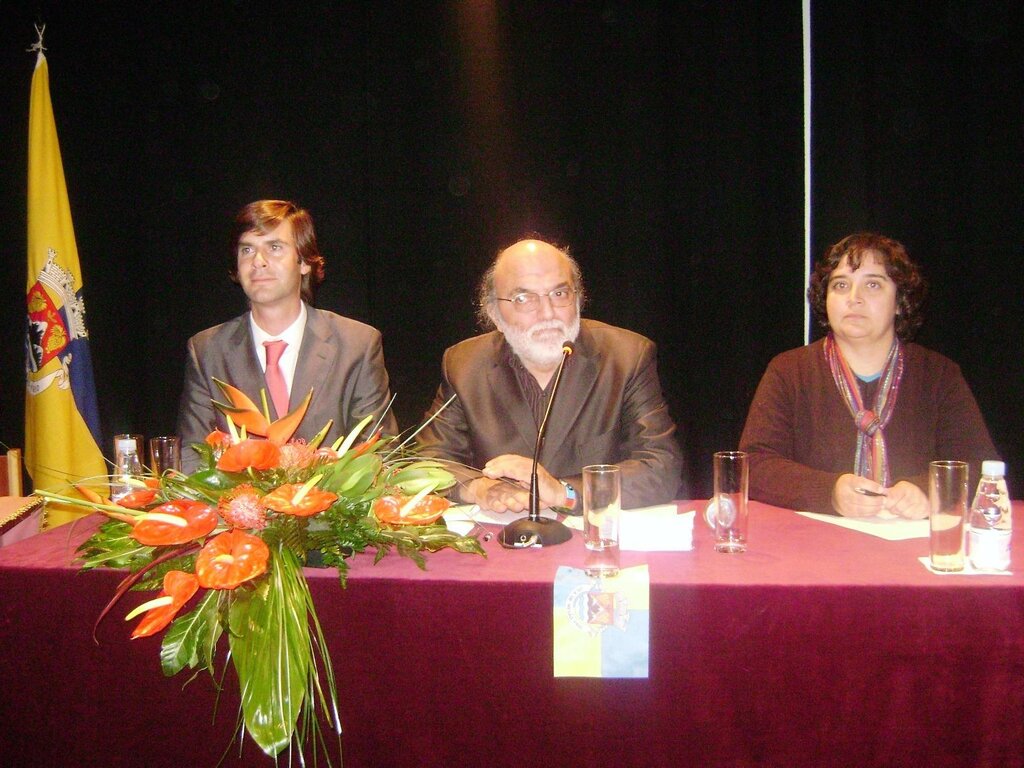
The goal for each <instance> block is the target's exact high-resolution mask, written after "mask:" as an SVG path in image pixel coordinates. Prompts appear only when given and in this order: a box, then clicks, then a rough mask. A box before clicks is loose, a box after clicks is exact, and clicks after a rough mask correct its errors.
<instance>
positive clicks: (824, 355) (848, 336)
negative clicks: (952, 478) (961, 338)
mask: <svg viewBox="0 0 1024 768" xmlns="http://www.w3.org/2000/svg"><path fill="white" fill-rule="evenodd" d="M924 294H925V284H924V280H923V278H922V277H921V274H920V272H919V270H918V268H917V265H916V264H914V263H913V262H912V261H911V260H910V257H909V256H908V255H907V252H906V250H905V249H904V248H903V246H902V245H901V244H900V243H898V242H896V241H895V240H891V239H889V238H887V237H884V236H882V235H877V234H873V233H861V234H856V235H850V236H849V237H846V238H844V239H843V240H841V241H840V242H838V243H836V244H835V245H833V246H832V247H831V248H829V249H828V250H827V251H826V252H825V255H824V256H823V257H822V258H821V259H819V260H818V261H817V263H816V264H815V266H814V272H813V273H812V275H811V282H810V287H809V288H808V289H807V297H808V299H809V301H810V303H811V308H812V310H813V312H814V315H815V317H816V318H817V320H818V321H819V322H820V323H821V324H822V325H823V326H825V327H826V328H828V335H827V336H826V337H825V338H823V339H820V340H818V341H815V342H814V343H812V344H809V345H807V346H805V347H800V348H798V349H792V350H790V351H788V352H784V353H782V354H781V355H778V356H777V357H776V358H775V359H774V360H772V361H771V363H770V364H769V365H768V370H767V371H765V374H764V377H763V378H762V379H761V383H760V384H759V385H758V388H757V392H756V394H755V395H754V401H753V403H751V406H750V412H749V413H748V414H747V423H746V426H745V427H744V429H743V437H742V438H741V439H740V450H743V451H747V452H748V453H749V454H750V496H751V498H754V499H757V500H759V501H764V502H767V503H769V504H774V505H776V506H781V507H787V508H790V509H801V510H808V511H811V512H832V513H838V514H840V515H846V516H850V517H870V516H873V515H879V514H882V515H885V514H890V515H897V516H900V517H907V518H922V517H927V515H928V491H927V489H928V484H927V479H928V463H929V462H930V461H934V460H938V459H957V460H963V461H968V462H970V463H971V470H972V471H971V476H972V479H971V487H972V488H973V486H974V484H975V483H976V482H977V476H978V474H977V471H978V465H979V464H980V462H981V461H982V460H984V459H994V458H998V457H997V455H996V452H995V448H994V447H993V445H992V439H991V437H990V436H989V433H988V429H987V428H986V427H985V422H984V420H983V419H982V416H981V412H980V411H979V410H978V404H977V403H976V402H975V400H974V396H973V395H972V394H971V390H970V388H969V387H968V386H967V382H966V381H964V378H963V376H962V375H961V373H960V368H959V367H958V366H957V365H956V364H955V363H954V362H953V361H951V360H949V359H948V358H946V357H944V356H942V355H940V354H938V353H937V352H932V351H931V350H928V349H925V348H924V347H921V346H918V345H917V344H912V343H910V338H911V337H912V336H913V335H914V332H915V331H917V329H918V328H919V327H920V325H921V320H922V318H921V314H920V310H921V303H922V301H923V299H924Z"/></svg>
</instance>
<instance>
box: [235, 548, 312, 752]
mask: <svg viewBox="0 0 1024 768" xmlns="http://www.w3.org/2000/svg"><path fill="white" fill-rule="evenodd" d="M310 603H311V597H310V595H309V587H308V585H307V584H306V581H305V578H304V577H303V575H302V567H301V565H300V564H299V561H298V559H297V558H296V557H295V555H294V554H293V553H292V552H291V551H290V550H289V549H287V548H286V547H284V546H283V545H278V546H277V547H276V549H275V550H274V551H273V552H272V555H271V559H270V562H269V564H268V574H267V579H266V581H265V583H264V584H261V585H260V587H259V588H258V589H256V590H254V591H253V592H252V593H251V595H250V596H249V598H248V599H247V600H237V601H236V602H234V603H233V604H232V607H231V611H230V613H231V627H232V633H231V635H230V636H229V643H230V647H231V658H232V660H233V662H234V665H235V671H236V672H237V673H238V680H239V685H240V687H241V694H242V715H243V718H244V720H245V726H246V728H247V729H248V731H249V734H250V735H251V736H252V738H253V740H254V741H255V742H256V743H257V744H259V746H260V748H261V749H262V750H263V751H264V752H265V753H266V754H268V755H271V756H274V755H277V754H279V753H280V752H281V750H283V749H284V748H285V747H287V746H288V744H289V742H290V741H291V739H292V736H293V734H294V733H295V723H296V720H297V718H298V715H299V712H300V711H301V709H302V707H303V704H304V702H305V701H307V700H308V697H309V696H310V694H311V692H310V691H309V675H310V669H311V667H312V664H313V659H312V649H311V646H310V637H309V617H308V606H309V604H310Z"/></svg>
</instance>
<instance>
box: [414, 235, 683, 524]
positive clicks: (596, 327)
mask: <svg viewBox="0 0 1024 768" xmlns="http://www.w3.org/2000/svg"><path fill="white" fill-rule="evenodd" d="M584 299H585V295H584V291H583V281H582V276H581V273H580V268H579V265H578V264H577V263H576V261H575V259H573V258H572V257H571V256H569V254H568V253H567V252H566V251H564V250H561V249H559V248H557V247H555V246H554V245H552V244H550V243H546V242H543V241H541V240H521V241H519V242H517V243H515V244H514V245H512V246H510V247H509V248H506V249H505V250H503V251H501V252H500V253H499V254H498V256H497V258H496V259H495V260H494V263H493V264H492V265H491V267H490V269H488V270H487V272H486V273H485V274H484V276H483V279H482V280H481V283H480V289H479V293H478V317H479V319H480V321H481V324H482V325H483V326H484V328H493V330H491V331H490V332H488V333H485V334H483V335H482V336H476V337H474V338H471V339H467V340H466V341H463V342H461V343H459V344H456V345H455V346H453V347H451V348H449V349H448V350H447V351H446V352H445V354H444V360H443V363H442V381H441V385H440V387H439V388H438V391H437V396H436V398H435V400H434V403H433V405H432V406H431V408H430V410H429V411H428V413H427V416H428V418H429V417H430V416H432V415H433V414H435V413H436V412H437V411H438V410H439V409H440V408H441V406H442V405H443V404H444V403H446V402H447V401H448V400H449V399H450V398H451V396H452V395H453V394H454V395H457V397H456V398H455V399H454V400H453V401H452V402H451V404H449V405H448V407H447V408H444V409H443V410H441V412H440V413H439V414H438V415H437V417H436V418H435V419H434V420H433V421H431V422H430V423H429V424H428V425H427V427H426V428H425V429H424V430H423V431H422V432H421V433H420V435H419V441H420V446H421V449H422V451H423V453H424V454H426V455H428V456H436V457H439V458H444V459H448V460H451V461H455V462H459V463H461V464H464V465H466V466H467V467H470V468H475V469H477V470H479V472H476V473H472V474H468V475H464V476H463V477H462V478H461V479H462V482H461V484H460V486H459V489H458V497H459V499H460V500H461V501H463V502H465V503H475V504H479V505H480V506H481V507H483V508H485V509H490V510H492V511H495V512H522V511H524V510H526V509H528V508H529V491H528V488H529V483H530V475H531V469H532V455H533V449H534V445H535V443H536V440H537V431H538V427H539V424H540V422H541V419H542V417H543V414H544V410H545V407H546V406H547V402H548V398H549V396H550V394H551V387H552V379H553V377H554V374H555V371H556V369H557V368H558V365H559V363H560V362H561V361H562V356H563V352H562V350H563V342H565V341H571V342H573V343H574V347H575V351H574V353H573V354H572V355H570V356H569V358H568V359H567V361H566V365H565V369H564V371H563V374H562V381H561V384H560V385H559V389H558V392H557V397H556V400H557V402H555V403H554V406H553V408H552V411H551V417H550V421H549V423H548V430H547V436H546V438H545V442H544V446H543V450H542V451H541V454H540V466H539V467H538V482H539V496H540V503H541V506H542V507H543V506H547V507H561V508H570V509H571V508H572V507H573V506H575V503H576V489H577V488H579V487H580V476H581V472H582V468H583V467H584V466H586V465H588V464H617V465H618V466H619V467H621V469H622V503H623V506H624V507H640V506H647V505H651V504H658V503H662V502H666V501H669V500H671V499H673V498H678V494H679V492H680V490H681V488H685V484H684V483H683V480H684V478H683V457H682V451H681V450H680V448H679V444H678V442H677V440H676V437H675V432H676V426H675V424H674V423H673V421H672V418H671V416H670V415H669V412H668V407H667V405H666V404H665V399H664V396H663V395H662V390H661V384H660V382H659V380H658V368H657V361H656V349H655V346H654V343H653V342H652V341H651V340H650V339H647V338H645V337H643V336H641V335H639V334H636V333H633V332H631V331H627V330H625V329H622V328H615V327H613V326H610V325H606V324H605V323H600V322H597V321H596V320H589V319H580V309H581V307H582V306H583V303H584ZM683 495H685V491H684V492H683Z"/></svg>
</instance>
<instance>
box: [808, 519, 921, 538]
mask: <svg viewBox="0 0 1024 768" xmlns="http://www.w3.org/2000/svg"><path fill="white" fill-rule="evenodd" d="M797 514H798V515H803V516H804V517H807V518H810V519H811V520H819V521H821V522H823V523H829V524H831V525H838V526H839V527H840V528H849V529H850V530H852V531H859V532H860V533H867V534H869V535H871V536H877V537H878V538H880V539H886V540H888V541H904V540H906V539H927V538H928V535H929V533H928V520H927V519H924V520H907V519H905V518H902V517H842V516H841V515H822V514H818V513H817V512H797Z"/></svg>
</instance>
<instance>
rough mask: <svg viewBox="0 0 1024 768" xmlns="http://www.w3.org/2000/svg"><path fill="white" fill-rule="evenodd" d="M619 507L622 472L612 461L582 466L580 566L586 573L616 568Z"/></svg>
mask: <svg viewBox="0 0 1024 768" xmlns="http://www.w3.org/2000/svg"><path fill="white" fill-rule="evenodd" d="M621 511H622V473H621V472H620V471H619V468H618V467H617V466H615V465H614V464H591V465H590V466H586V467H584V468H583V543H584V544H585V545H586V548H587V557H586V560H585V561H584V565H583V567H584V569H585V571H586V574H587V575H588V576H614V575H615V574H617V573H618V572H619V517H620V514H621Z"/></svg>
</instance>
